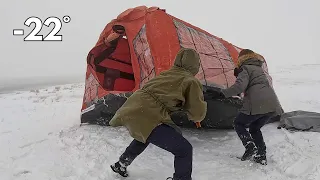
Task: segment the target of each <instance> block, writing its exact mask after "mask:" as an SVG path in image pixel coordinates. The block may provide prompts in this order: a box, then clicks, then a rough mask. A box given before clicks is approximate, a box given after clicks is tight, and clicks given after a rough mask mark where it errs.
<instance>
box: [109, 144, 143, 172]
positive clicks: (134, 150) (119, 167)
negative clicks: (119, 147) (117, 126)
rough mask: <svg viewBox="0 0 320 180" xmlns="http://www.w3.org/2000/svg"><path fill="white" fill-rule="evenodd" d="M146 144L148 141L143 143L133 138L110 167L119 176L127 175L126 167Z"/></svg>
mask: <svg viewBox="0 0 320 180" xmlns="http://www.w3.org/2000/svg"><path fill="white" fill-rule="evenodd" d="M148 145H149V143H146V144H144V143H141V142H139V141H137V140H133V141H132V142H131V143H130V145H129V146H128V147H127V148H126V150H125V151H124V153H123V154H122V155H121V156H120V158H119V161H118V162H116V163H115V164H113V165H111V169H112V170H113V171H114V172H116V173H119V174H120V175H121V176H123V177H127V176H128V173H127V167H128V166H129V165H130V164H131V163H132V162H133V160H134V159H135V158H136V157H137V156H139V155H140V154H141V153H142V152H143V151H144V150H145V149H146V148H147V146H148Z"/></svg>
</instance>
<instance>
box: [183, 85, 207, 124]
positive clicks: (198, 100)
mask: <svg viewBox="0 0 320 180" xmlns="http://www.w3.org/2000/svg"><path fill="white" fill-rule="evenodd" d="M185 88H186V89H185V103H184V110H185V111H186V112H187V115H188V119H189V120H190V121H193V122H201V121H202V120H203V119H204V118H205V116H206V113H207V102H205V101H204V96H203V91H202V84H201V83H200V82H199V81H197V80H188V81H187V82H186V84H185Z"/></svg>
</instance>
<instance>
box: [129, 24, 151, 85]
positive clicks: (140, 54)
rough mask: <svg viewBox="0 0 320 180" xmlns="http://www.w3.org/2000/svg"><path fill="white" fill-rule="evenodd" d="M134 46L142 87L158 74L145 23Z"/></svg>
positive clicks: (135, 39) (134, 41)
mask: <svg viewBox="0 0 320 180" xmlns="http://www.w3.org/2000/svg"><path fill="white" fill-rule="evenodd" d="M133 47H134V51H135V53H136V55H137V59H138V62H139V66H140V79H141V82H140V87H142V86H143V85H144V84H145V83H146V82H148V81H149V80H150V79H152V78H153V77H155V75H156V73H155V66H154V60H153V57H152V55H151V52H150V47H149V43H148V40H147V35H146V26H145V25H144V26H143V27H142V28H141V30H140V31H139V33H138V35H137V36H136V37H135V38H134V40H133Z"/></svg>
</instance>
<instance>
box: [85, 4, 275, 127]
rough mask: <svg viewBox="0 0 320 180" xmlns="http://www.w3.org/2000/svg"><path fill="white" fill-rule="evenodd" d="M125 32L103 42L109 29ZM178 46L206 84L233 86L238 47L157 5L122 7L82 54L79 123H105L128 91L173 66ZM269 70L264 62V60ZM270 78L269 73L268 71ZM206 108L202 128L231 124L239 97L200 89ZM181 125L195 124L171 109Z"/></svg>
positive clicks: (133, 89)
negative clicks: (191, 53)
mask: <svg viewBox="0 0 320 180" xmlns="http://www.w3.org/2000/svg"><path fill="white" fill-rule="evenodd" d="M120 30H122V31H123V30H124V31H125V37H122V38H120V39H118V40H117V42H116V43H115V44H114V45H110V46H107V45H106V44H105V43H104V40H105V39H106V38H107V37H108V36H109V35H110V34H111V33H112V32H117V31H120ZM181 47H185V48H192V49H195V50H196V51H197V52H198V53H199V55H200V58H201V67H200V70H199V73H198V74H197V75H196V78H198V79H199V80H200V81H201V83H202V84H203V86H204V91H206V89H207V88H216V87H219V88H226V87H230V86H231V85H233V83H234V82H235V77H234V75H233V70H234V67H235V64H236V63H237V56H238V53H239V52H240V50H241V48H239V47H237V46H235V45H232V44H230V43H229V42H227V41H225V40H223V39H221V38H219V37H216V36H214V35H212V34H210V33H208V32H206V31H204V30H202V29H200V28H198V27H196V26H193V25H191V24H189V23H187V22H185V21H183V20H180V19H178V18H176V17H174V16H172V15H170V14H168V13H166V11H165V10H164V9H160V8H158V7H150V8H147V7H146V6H139V7H135V8H130V9H127V10H126V11H124V12H122V13H121V14H120V15H119V16H118V17H117V18H116V19H113V20H112V21H111V22H110V23H108V24H107V25H106V26H105V28H104V30H103V31H102V33H101V34H100V37H99V39H98V41H97V43H96V45H95V46H94V47H93V48H92V49H91V50H90V52H89V53H88V56H87V72H86V81H85V93H84V98H83V105H82V109H81V111H82V112H81V123H89V124H99V125H108V122H109V120H110V119H111V118H112V117H113V115H114V114H115V112H116V111H117V110H118V109H119V108H120V107H121V105H122V104H123V103H124V102H125V101H126V99H127V97H129V96H130V94H132V92H134V91H136V90H137V89H139V88H141V87H142V86H143V85H144V84H145V83H146V82H147V81H148V80H150V79H151V78H153V77H155V76H157V75H158V74H159V73H160V72H162V71H164V70H167V69H169V68H170V67H171V66H172V65H173V61H174V58H175V56H176V53H177V52H178V51H179V49H180V48H181ZM263 67H264V69H265V72H266V74H268V69H267V64H264V66H263ZM268 78H269V80H270V83H271V81H272V79H271V77H270V76H269V75H268ZM204 95H205V100H206V101H207V103H208V112H207V115H206V118H205V120H204V121H203V122H202V127H204V128H224V129H225V128H233V120H234V118H235V116H236V115H237V112H238V110H239V108H240V107H241V103H242V100H241V99H239V98H230V99H225V100H212V99H209V98H208V97H207V94H206V92H204ZM172 119H173V121H174V122H175V123H176V124H177V125H179V126H182V127H194V126H195V125H194V124H193V123H191V122H190V121H188V119H187V117H186V116H185V115H184V114H183V113H179V112H178V113H175V114H172Z"/></svg>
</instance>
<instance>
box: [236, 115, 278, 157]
mask: <svg viewBox="0 0 320 180" xmlns="http://www.w3.org/2000/svg"><path fill="white" fill-rule="evenodd" d="M272 115H273V113H267V114H261V115H260V114H259V115H246V114H243V113H239V114H238V116H237V117H236V119H235V121H234V124H235V130H236V132H237V134H238V136H239V138H240V140H241V141H242V144H243V145H244V146H246V145H247V144H248V143H249V142H254V143H255V145H256V146H257V148H258V154H261V155H262V154H266V144H265V142H264V140H263V136H262V133H261V130H260V129H261V128H262V127H263V126H264V125H265V124H266V123H267V122H268V121H269V119H270V118H271V117H272ZM247 127H248V128H249V132H248V131H247V130H246V128H247Z"/></svg>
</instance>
